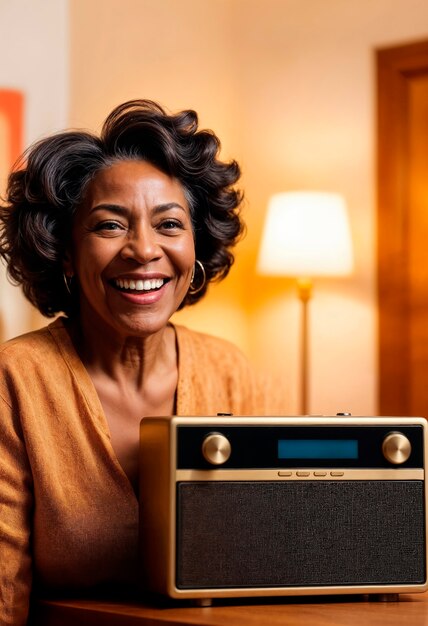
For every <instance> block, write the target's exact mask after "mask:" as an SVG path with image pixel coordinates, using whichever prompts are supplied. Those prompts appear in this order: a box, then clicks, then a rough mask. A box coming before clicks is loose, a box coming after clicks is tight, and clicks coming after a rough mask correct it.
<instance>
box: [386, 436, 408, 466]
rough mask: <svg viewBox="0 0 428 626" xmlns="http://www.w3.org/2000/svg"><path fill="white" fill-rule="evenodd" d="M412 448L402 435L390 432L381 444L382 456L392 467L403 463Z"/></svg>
mask: <svg viewBox="0 0 428 626" xmlns="http://www.w3.org/2000/svg"><path fill="white" fill-rule="evenodd" d="M411 451H412V446H411V444H410V441H409V440H408V439H407V437H406V436H405V435H403V433H399V432H392V433H389V435H387V436H386V437H385V439H384V440H383V443H382V452H383V456H384V457H385V459H386V460H387V461H389V462H390V463H393V464H394V465H400V464H401V463H405V462H406V461H407V459H408V458H409V456H410V453H411Z"/></svg>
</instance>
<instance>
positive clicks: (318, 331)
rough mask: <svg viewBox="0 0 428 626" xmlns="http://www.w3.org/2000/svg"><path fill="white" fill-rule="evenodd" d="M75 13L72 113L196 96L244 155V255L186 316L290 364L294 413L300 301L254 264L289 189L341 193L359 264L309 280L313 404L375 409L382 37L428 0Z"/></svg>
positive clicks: (231, 148) (413, 35)
mask: <svg viewBox="0 0 428 626" xmlns="http://www.w3.org/2000/svg"><path fill="white" fill-rule="evenodd" d="M70 11H71V13H70V17H71V36H70V40H71V81H70V122H71V124H72V125H76V126H85V127H90V128H97V127H99V124H100V122H101V120H102V119H103V118H104V117H105V115H106V114H107V113H108V111H109V110H110V109H111V108H112V107H113V106H114V105H115V104H117V103H119V102H121V101H124V100H126V99H129V98H134V97H146V98H152V99H154V100H159V101H160V102H161V103H163V104H164V105H166V106H167V107H169V108H170V109H172V110H176V109H180V108H186V107H191V108H195V109H196V110H197V111H198V112H199V113H200V117H201V122H202V125H203V126H208V127H212V128H213V129H214V130H215V131H216V132H217V133H218V134H219V136H220V137H221V139H222V142H223V148H224V149H223V154H224V156H225V157H230V156H233V157H236V158H237V159H238V160H239V161H240V162H241V164H242V167H243V171H244V176H243V186H244V188H245V191H246V198H247V202H246V208H245V213H244V215H245V218H246V221H247V224H248V234H247V237H246V239H245V240H244V241H243V242H242V243H241V244H240V247H239V248H238V255H237V264H236V267H235V268H234V270H233V271H232V274H231V275H230V277H229V278H228V279H227V280H226V282H225V283H224V284H222V285H219V286H216V287H215V288H213V289H211V293H210V294H209V296H208V297H207V298H206V300H205V301H204V302H202V303H201V304H199V305H197V306H196V307H194V308H193V309H188V310H186V311H184V312H182V313H180V314H179V315H178V317H177V319H178V320H180V321H183V322H185V323H187V324H188V325H190V326H192V327H194V328H198V329H203V330H206V331H207V332H211V333H213V334H218V335H221V336H224V337H227V338H230V339H231V340H233V341H234V342H235V343H237V344H238V345H240V346H241V347H242V349H243V350H244V351H245V352H246V353H247V354H248V355H249V356H250V358H251V359H252V360H253V361H254V362H255V363H256V364H258V365H259V366H262V367H264V368H267V369H269V370H271V371H272V373H273V374H274V375H276V376H278V377H280V378H281V380H282V384H283V388H284V394H285V396H286V397H287V402H288V412H289V413H294V412H298V410H299V409H298V398H297V390H298V368H297V363H298V347H299V346H298V337H299V327H298V324H299V309H298V305H297V301H296V297H295V291H294V287H293V284H292V282H291V281H287V280H285V279H284V280H282V281H281V280H275V279H270V278H269V279H265V278H263V279H262V278H260V277H257V276H256V275H255V271H254V266H255V261H256V255H257V247H258V244H259V238H260V229H261V226H262V221H263V216H264V212H265V207H266V204H267V200H268V198H269V196H270V194H272V193H274V192H277V191H283V190H292V189H303V188H304V189H320V190H328V191H337V192H340V193H343V194H344V195H345V197H346V199H347V202H348V205H349V210H350V216H351V224H352V230H353V238H354V245H355V257H356V270H355V273H354V275H353V276H352V277H351V278H349V279H340V280H327V279H323V280H319V281H318V282H317V283H316V285H315V293H314V299H313V301H312V303H311V341H312V350H311V402H310V410H311V412H312V413H335V412H336V411H343V410H347V411H351V412H352V413H354V414H367V413H374V412H376V410H377V409H376V405H377V399H376V385H377V363H376V341H377V337H376V300H375V154H374V150H375V91H374V88H375V82H374V80H375V78H374V76H375V75H374V69H375V66H374V49H375V48H377V47H380V46H385V45H396V44H400V43H404V42H407V41H411V40H417V39H425V38H428V3H427V2H426V0H358V2H356V1H354V0H263V2H262V1H261V0H180V2H178V1H177V0H121V1H120V2H118V1H117V0H91V2H87V0H73V1H72V2H71V7H70ZM225 367H227V364H225Z"/></svg>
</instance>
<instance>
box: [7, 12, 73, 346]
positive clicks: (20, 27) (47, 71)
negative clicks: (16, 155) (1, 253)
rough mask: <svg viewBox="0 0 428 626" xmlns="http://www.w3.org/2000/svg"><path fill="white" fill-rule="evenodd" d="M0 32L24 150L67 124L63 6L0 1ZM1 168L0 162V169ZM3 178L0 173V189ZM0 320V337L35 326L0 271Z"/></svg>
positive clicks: (29, 309)
mask: <svg viewBox="0 0 428 626" xmlns="http://www.w3.org/2000/svg"><path fill="white" fill-rule="evenodd" d="M0 26H1V36H0V87H2V88H3V89H7V88H9V89H16V90H19V91H22V92H23V94H24V98H25V102H24V145H28V144H29V143H31V142H33V141H35V140H36V139H39V138H40V137H41V136H43V135H45V134H47V133H50V132H53V131H55V130H58V129H59V128H63V127H64V126H65V125H66V124H67V118H68V85H69V73H68V1H67V0H0ZM0 124H1V120H0ZM0 132H1V128H0ZM4 163H5V161H4V159H3V160H2V157H1V156H0V168H3V169H4ZM5 178H6V176H5V172H4V171H0V185H2V184H3V183H4V180H5ZM1 191H3V189H1ZM0 318H3V320H4V327H5V336H6V337H12V336H15V335H17V334H20V333H23V332H26V331H28V330H29V328H30V327H32V326H33V325H34V323H35V320H37V323H39V320H38V315H37V314H35V313H34V309H33V308H32V307H30V305H29V304H28V303H27V301H26V300H25V299H24V297H23V296H22V295H21V291H20V289H18V288H16V287H12V285H10V283H9V282H8V281H7V280H6V276H5V271H4V268H3V267H2V266H0Z"/></svg>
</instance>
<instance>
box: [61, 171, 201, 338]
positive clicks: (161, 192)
mask: <svg viewBox="0 0 428 626" xmlns="http://www.w3.org/2000/svg"><path fill="white" fill-rule="evenodd" d="M194 263H195V245H194V237H193V230H192V222H191V218H190V210H189V206H188V203H187V201H186V197H185V195H184V191H183V188H182V186H181V184H180V183H179V182H178V181H177V180H176V179H173V178H170V177H169V176H167V175H166V174H164V173H163V172H161V171H160V170H158V169H157V168H156V167H154V166H153V165H151V164H150V163H146V162H143V161H123V162H119V163H117V164H115V165H112V166H111V167H109V168H107V169H105V170H102V171H100V172H98V173H97V175H96V176H95V178H94V179H93V181H92V182H91V183H90V185H89V187H88V190H87V192H86V194H85V198H84V202H83V203H82V206H81V207H80V208H79V209H78V211H77V214H76V217H75V221H74V226H73V231H72V249H71V251H70V255H69V260H68V263H67V265H66V271H67V272H69V273H74V274H75V276H76V278H77V283H78V285H79V289H80V311H81V316H82V318H85V317H86V320H85V319H83V320H82V321H83V322H85V321H86V322H89V323H90V324H93V323H96V324H98V327H100V326H99V325H101V328H102V327H103V325H107V326H108V327H110V329H112V330H115V331H116V332H118V333H119V334H120V335H124V336H128V335H138V336H147V335H150V334H153V333H156V332H158V331H160V330H162V329H163V328H164V327H165V326H166V324H167V322H168V320H169V319H170V317H171V315H172V314H173V313H174V312H175V311H176V310H177V308H178V306H179V305H180V303H181V302H182V300H183V299H184V297H185V295H186V293H187V290H188V288H189V284H190V281H191V275H192V269H193V266H194Z"/></svg>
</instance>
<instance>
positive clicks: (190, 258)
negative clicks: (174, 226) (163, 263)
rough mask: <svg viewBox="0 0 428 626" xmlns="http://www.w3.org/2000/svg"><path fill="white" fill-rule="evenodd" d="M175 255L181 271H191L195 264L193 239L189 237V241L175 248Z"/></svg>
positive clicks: (182, 242)
mask: <svg viewBox="0 0 428 626" xmlns="http://www.w3.org/2000/svg"><path fill="white" fill-rule="evenodd" d="M174 255H175V259H176V264H177V266H179V267H180V269H181V271H183V272H184V271H188V270H190V271H191V270H192V269H193V266H194V264H195V244H194V241H193V237H191V238H190V237H189V239H188V240H187V241H181V242H180V243H177V246H176V247H175V248H174Z"/></svg>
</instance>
